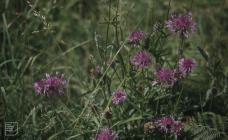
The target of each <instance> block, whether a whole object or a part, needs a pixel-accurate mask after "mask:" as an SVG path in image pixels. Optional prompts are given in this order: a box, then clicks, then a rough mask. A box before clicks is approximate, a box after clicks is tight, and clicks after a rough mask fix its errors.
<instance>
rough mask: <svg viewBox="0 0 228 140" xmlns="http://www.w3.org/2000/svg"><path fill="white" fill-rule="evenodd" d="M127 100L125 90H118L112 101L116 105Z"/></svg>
mask: <svg viewBox="0 0 228 140" xmlns="http://www.w3.org/2000/svg"><path fill="white" fill-rule="evenodd" d="M126 100H127V94H126V93H125V92H124V91H123V90H117V91H116V92H115V93H114V95H113V97H112V103H113V104H115V105H119V104H122V103H124V102H125V101H126Z"/></svg>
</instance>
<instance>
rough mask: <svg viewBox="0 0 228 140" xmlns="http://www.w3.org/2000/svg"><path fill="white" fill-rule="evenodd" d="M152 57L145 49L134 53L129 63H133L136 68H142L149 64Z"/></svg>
mask: <svg viewBox="0 0 228 140" xmlns="http://www.w3.org/2000/svg"><path fill="white" fill-rule="evenodd" d="M151 59H152V57H151V55H150V53H149V52H147V51H140V52H138V53H137V54H136V55H134V56H133V57H132V59H131V64H132V65H134V66H135V67H136V68H141V69H144V68H146V67H148V66H149V65H151V63H152V60H151Z"/></svg>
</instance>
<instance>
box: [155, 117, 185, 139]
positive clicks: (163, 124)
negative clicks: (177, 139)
mask: <svg viewBox="0 0 228 140" xmlns="http://www.w3.org/2000/svg"><path fill="white" fill-rule="evenodd" d="M155 125H156V127H157V128H158V129H159V130H160V131H161V132H165V133H171V134H174V135H180V134H181V132H182V131H183V129H184V124H183V123H182V122H180V121H176V120H174V118H173V117H170V116H166V117H162V118H160V119H158V120H156V121H155Z"/></svg>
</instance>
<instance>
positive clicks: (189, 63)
mask: <svg viewBox="0 0 228 140" xmlns="http://www.w3.org/2000/svg"><path fill="white" fill-rule="evenodd" d="M196 67H197V64H196V62H195V60H194V59H186V58H182V59H180V60H179V69H180V71H181V72H182V73H183V75H187V74H189V73H191V72H192V71H193V70H194V69H195V68H196Z"/></svg>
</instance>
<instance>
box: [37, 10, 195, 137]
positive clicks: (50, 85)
mask: <svg viewBox="0 0 228 140" xmlns="http://www.w3.org/2000/svg"><path fill="white" fill-rule="evenodd" d="M166 27H167V28H168V29H169V30H170V31H171V32H173V33H175V34H177V35H179V36H181V37H185V38H188V37H189V36H190V35H191V34H193V33H194V32H195V31H196V23H195V22H194V21H193V19H192V14H191V13H188V14H186V15H179V16H177V15H172V16H171V18H170V19H169V20H168V21H167V22H166ZM146 36H147V35H146V33H144V32H143V31H135V32H132V33H131V34H130V36H129V38H128V40H129V42H130V43H131V44H133V45H134V46H139V45H140V41H142V40H144V39H145V38H146ZM131 64H132V65H133V66H134V67H135V68H136V69H144V68H148V67H149V66H150V65H151V64H152V55H151V54H150V53H149V52H147V51H145V50H141V51H139V52H137V53H136V54H135V55H134V56H133V57H132V58H131ZM196 66H197V65H196V62H195V60H193V59H187V58H181V59H180V60H179V63H178V67H177V68H176V69H174V70H173V69H169V68H161V69H159V70H158V71H156V72H155V73H154V76H155V79H156V82H157V83H159V84H161V85H165V86H173V85H174V84H175V82H177V81H178V80H180V79H182V78H183V77H186V76H187V75H188V74H190V73H191V72H192V71H193V70H194V69H195V68H196ZM91 74H92V77H93V78H96V77H97V76H98V75H99V74H100V68H99V67H96V69H93V70H91ZM67 83H68V82H67V80H66V79H65V77H64V75H63V74H53V75H50V74H46V76H45V78H44V79H42V80H39V81H37V82H35V83H34V89H35V92H36V94H37V95H45V96H53V95H64V91H65V89H66V87H67ZM126 100H127V94H126V93H125V91H123V90H117V91H116V92H114V94H113V96H112V103H113V104H114V105H120V104H123V103H124V102H125V101H126ZM154 124H155V125H156V127H157V128H159V130H160V131H162V132H165V133H171V134H174V135H180V134H181V132H182V131H183V128H184V125H183V123H182V122H180V121H176V120H174V118H173V117H169V116H168V117H163V118H160V119H158V120H156V121H155V122H154ZM115 139H118V134H117V133H116V132H115V131H113V130H111V129H110V128H104V129H102V130H101V131H100V132H99V134H97V136H96V140H115Z"/></svg>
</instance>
